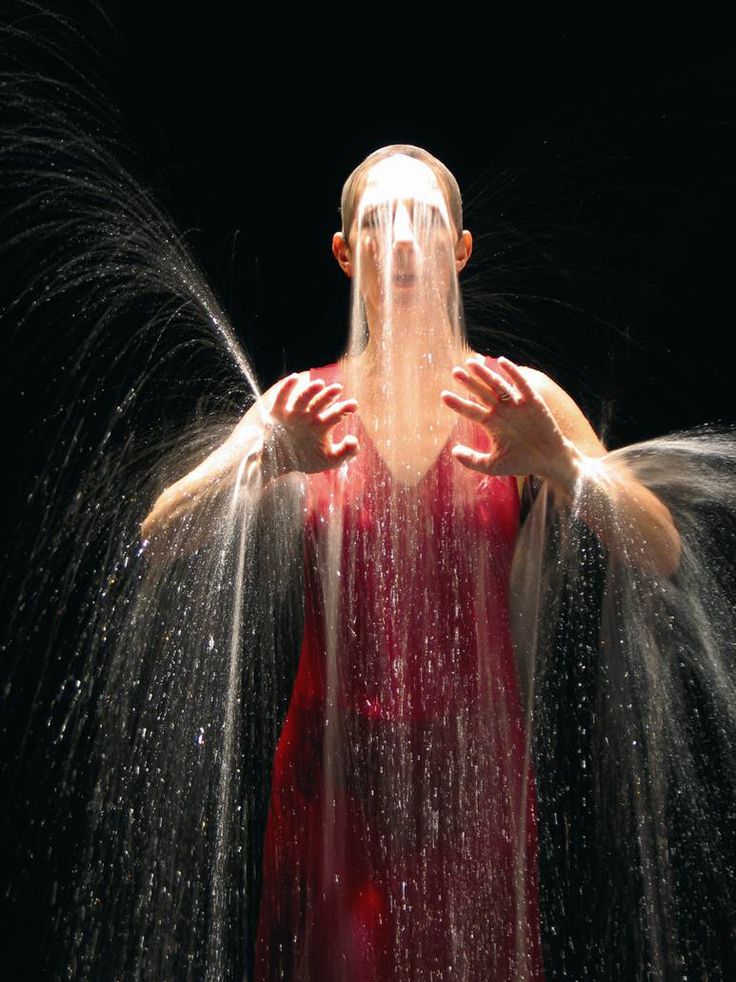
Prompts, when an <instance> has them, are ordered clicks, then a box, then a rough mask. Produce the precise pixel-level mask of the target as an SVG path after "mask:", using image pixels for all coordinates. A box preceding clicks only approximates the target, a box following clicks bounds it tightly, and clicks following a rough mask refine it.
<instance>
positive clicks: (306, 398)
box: [291, 378, 325, 413]
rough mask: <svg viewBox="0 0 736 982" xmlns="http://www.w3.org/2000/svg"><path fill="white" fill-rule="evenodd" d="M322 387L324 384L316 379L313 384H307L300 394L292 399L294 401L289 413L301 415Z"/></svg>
mask: <svg viewBox="0 0 736 982" xmlns="http://www.w3.org/2000/svg"><path fill="white" fill-rule="evenodd" d="M324 386H325V383H324V381H323V379H321V378H316V379H314V381H313V382H309V383H308V384H307V385H305V386H304V388H303V389H302V390H301V392H299V393H298V394H297V395H296V397H295V398H294V401H293V403H292V404H291V411H292V412H295V413H303V412H304V410H305V409H306V408H307V406H308V405H309V403H310V402H311V401H312V399H313V398H314V396H315V395H316V394H317V393H318V392H320V391H321V390H322V389H323V388H324Z"/></svg>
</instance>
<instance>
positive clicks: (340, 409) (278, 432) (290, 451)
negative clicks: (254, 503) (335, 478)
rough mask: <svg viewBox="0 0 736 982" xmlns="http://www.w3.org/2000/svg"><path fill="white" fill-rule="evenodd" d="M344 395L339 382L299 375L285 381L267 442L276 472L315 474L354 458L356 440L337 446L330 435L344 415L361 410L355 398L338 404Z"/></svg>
mask: <svg viewBox="0 0 736 982" xmlns="http://www.w3.org/2000/svg"><path fill="white" fill-rule="evenodd" d="M341 392H342V385H341V384H340V383H339V382H333V383H332V384H331V385H327V384H326V383H325V382H324V381H323V380H322V379H315V380H314V381H311V382H307V381H304V380H302V379H300V376H299V375H298V374H295V375H289V376H288V378H286V379H284V381H283V383H282V384H281V387H280V388H279V390H278V392H277V394H276V397H275V399H274V402H273V405H272V407H271V410H270V413H269V416H270V420H271V427H270V432H269V433H268V434H267V437H266V440H265V442H264V453H265V454H266V455H267V457H268V459H269V462H270V464H271V466H272V468H273V471H274V473H276V474H287V473H289V472H290V471H302V472H304V473H306V474H312V473H316V472H317V471H324V470H330V469H332V468H334V467H339V465H340V464H342V463H343V462H344V461H346V460H350V459H351V458H352V457H353V456H355V454H356V453H357V452H358V450H359V449H360V448H359V446H358V440H357V437H355V436H352V435H348V436H345V437H343V439H342V440H340V442H339V443H334V442H333V440H332V436H331V432H332V429H333V428H334V427H335V426H336V425H337V423H339V422H340V420H341V419H342V418H343V416H345V415H346V414H347V413H353V412H355V410H356V409H357V408H358V403H357V402H356V401H355V399H344V400H342V401H335V400H336V399H337V398H338V396H339V395H340V393H341Z"/></svg>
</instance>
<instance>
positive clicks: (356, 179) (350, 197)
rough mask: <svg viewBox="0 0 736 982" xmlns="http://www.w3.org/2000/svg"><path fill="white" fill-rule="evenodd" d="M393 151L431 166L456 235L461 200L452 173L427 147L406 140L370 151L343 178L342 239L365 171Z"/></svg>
mask: <svg viewBox="0 0 736 982" xmlns="http://www.w3.org/2000/svg"><path fill="white" fill-rule="evenodd" d="M394 154H403V155H404V156H405V157H413V158H414V159H415V160H421V161H422V163H425V164H427V166H428V167H431V169H432V170H433V171H434V173H435V174H436V175H437V178H438V179H439V182H440V184H441V185H442V188H443V190H444V192H445V197H446V198H447V205H448V207H449V209H450V216H451V217H452V221H453V223H454V225H455V229H456V230H457V234H458V235H460V233H461V232H462V230H463V202H462V197H461V195H460V188H459V186H458V183H457V181H456V180H455V177H454V176H453V174H452V172H451V171H450V170H448V168H447V167H445V165H444V164H443V163H442V161H441V160H438V159H437V157H433V156H432V154H431V153H429V152H428V151H427V150H423V149H422V148H421V147H414V146H412V145H411V144H409V143H392V144H390V145H389V146H387V147H381V148H380V149H379V150H374V151H373V153H371V154H369V155H368V156H367V157H366V158H365V160H363V161H362V162H361V163H359V164H358V166H357V167H356V168H355V170H354V171H353V172H352V174H351V175H350V177H348V179H347V181H345V183H344V184H343V187H342V196H341V199H340V214H341V216H342V235H343V238H345V240H346V241H347V237H348V235H349V234H350V228H351V227H352V224H353V218H354V215H355V206H356V204H357V202H358V199H359V198H360V195H361V193H362V191H363V184H364V183H365V177H366V174H367V172H368V171H369V170H370V168H371V167H372V166H373V165H374V164H377V163H378V162H379V160H384V159H385V158H386V157H392V156H394Z"/></svg>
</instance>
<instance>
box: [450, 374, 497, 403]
mask: <svg viewBox="0 0 736 982" xmlns="http://www.w3.org/2000/svg"><path fill="white" fill-rule="evenodd" d="M452 374H453V376H454V377H455V378H456V379H457V380H458V382H462V383H463V385H464V386H466V388H468V389H470V391H471V392H474V393H475V394H476V395H477V396H479V397H480V398H481V399H482V400H483V401H484V402H487V403H489V404H490V405H491V406H495V405H496V403H497V402H498V395H497V394H496V393H495V392H494V391H493V389H492V388H491V387H490V386H489V385H488V384H487V383H486V382H482V381H481V380H480V379H479V378H477V377H476V376H475V375H471V374H470V373H469V372H467V371H466V370H465V369H464V368H461V367H460V366H459V365H457V366H455V368H453V370H452Z"/></svg>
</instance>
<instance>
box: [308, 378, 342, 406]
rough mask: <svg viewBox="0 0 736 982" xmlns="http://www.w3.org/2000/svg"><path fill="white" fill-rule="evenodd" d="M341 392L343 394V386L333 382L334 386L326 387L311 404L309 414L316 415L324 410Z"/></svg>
mask: <svg viewBox="0 0 736 982" xmlns="http://www.w3.org/2000/svg"><path fill="white" fill-rule="evenodd" d="M340 392H342V385H341V384H340V383H339V382H333V383H332V385H327V386H325V388H324V389H322V391H321V392H318V393H317V395H316V396H315V397H314V398H313V399H312V401H311V402H310V403H309V405H308V406H307V412H308V413H316V412H319V411H320V410H322V409H324V408H325V406H326V405H327V404H328V403H330V402H332V400H333V399H334V398H335V396H337V395H339V393H340Z"/></svg>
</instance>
